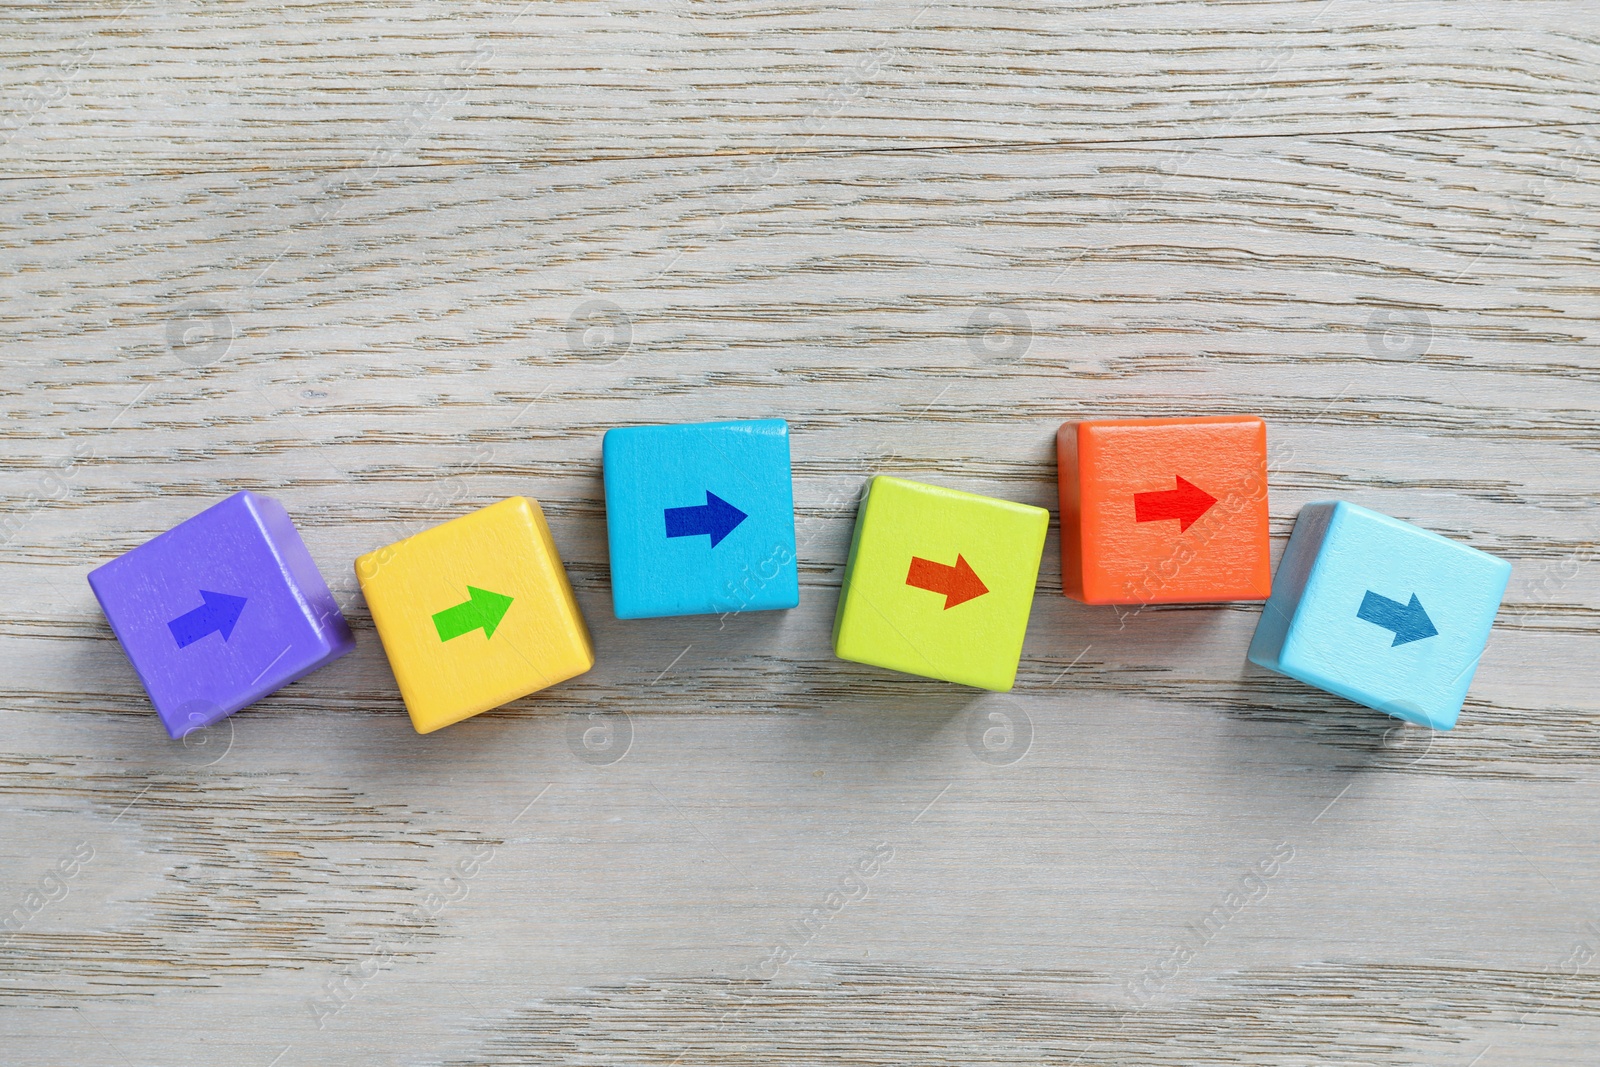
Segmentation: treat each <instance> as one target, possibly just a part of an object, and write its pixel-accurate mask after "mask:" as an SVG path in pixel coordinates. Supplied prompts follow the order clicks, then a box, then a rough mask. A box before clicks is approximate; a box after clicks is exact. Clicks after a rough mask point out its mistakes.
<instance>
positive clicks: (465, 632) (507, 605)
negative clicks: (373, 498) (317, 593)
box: [356, 496, 594, 734]
mask: <svg viewBox="0 0 1600 1067" xmlns="http://www.w3.org/2000/svg"><path fill="white" fill-rule="evenodd" d="M356 579H357V580H358V581H359V582H360V583H361V591H362V593H364V594H365V595H366V598H367V606H368V607H369V608H371V609H372V621H373V623H375V624H376V625H377V628H378V637H379V638H380V639H381V640H382V641H383V650H384V652H385V653H386V654H387V655H388V657H389V666H390V668H391V669H393V671H394V678H395V681H396V682H398V683H399V685H400V695H401V696H402V697H404V698H405V702H406V710H408V711H409V712H410V713H411V724H412V725H413V726H415V727H416V729H417V733H419V734H427V733H432V732H433V731H434V730H437V729H439V728H440V727H442V726H449V725H450V724H451V723H453V722H460V721H461V720H462V719H467V718H471V717H472V716H474V715H477V714H478V713H479V712H484V711H488V710H489V709H490V708H497V707H499V706H500V705H502V704H505V703H508V702H510V701H513V700H516V699H517V698H518V697H524V696H527V695H528V694H529V693H533V692H537V691H538V690H540V689H545V688H547V687H549V686H552V685H555V684H556V683H557V682H564V681H566V680H567V679H568V678H574V677H577V676H578V675H580V674H582V673H583V672H584V671H586V670H588V669H589V668H590V667H592V666H594V648H593V647H592V646H591V645H590V643H589V631H588V628H587V627H585V626H584V624H583V615H582V614H581V613H579V611H578V602H577V601H576V600H574V599H573V596H572V586H571V585H570V584H568V582H567V574H566V571H564V570H562V568H561V557H560V556H558V555H557V554H556V546H555V541H554V540H552V539H551V537H550V527H549V526H548V525H547V524H546V523H545V521H544V512H542V511H540V510H539V505H538V503H537V502H536V501H533V500H529V499H528V498H526V497H520V496H514V497H510V498H508V499H506V500H502V501H500V502H499V503H498V504H491V505H489V506H488V507H486V508H482V509H480V510H478V511H474V512H472V513H471V514H468V515H463V516H461V518H459V519H452V520H451V521H450V522H447V523H445V524H443V525H442V526H435V527H433V528H431V529H427V530H423V531H422V532H421V533H419V534H416V535H414V536H412V537H408V538H406V539H405V540H404V541H397V542H395V543H394V544H392V545H389V546H388V547H387V548H380V549H378V550H377V551H375V552H368V553H367V554H366V555H364V556H362V557H360V558H359V559H357V560H356Z"/></svg>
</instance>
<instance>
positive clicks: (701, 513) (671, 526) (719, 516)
mask: <svg viewBox="0 0 1600 1067" xmlns="http://www.w3.org/2000/svg"><path fill="white" fill-rule="evenodd" d="M665 514H666V517H667V536H668V537H698V536H700V535H701V534H707V535H709V536H710V538H711V547H712V548H716V547H717V542H719V541H721V540H722V539H723V538H724V537H727V536H728V535H729V534H731V533H732V532H733V530H734V527H736V526H738V525H739V524H740V523H741V522H743V521H744V520H745V519H747V518H749V516H748V515H746V514H745V513H744V512H742V511H740V510H739V509H738V508H736V507H734V506H733V505H732V504H730V503H728V502H727V501H726V500H724V499H722V498H721V497H720V496H718V495H717V494H715V493H713V492H712V491H711V490H709V489H707V490H706V502H705V503H704V504H701V505H699V506H697V507H692V508H667V509H666V512H665Z"/></svg>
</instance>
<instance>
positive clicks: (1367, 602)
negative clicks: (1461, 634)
mask: <svg viewBox="0 0 1600 1067" xmlns="http://www.w3.org/2000/svg"><path fill="white" fill-rule="evenodd" d="M1356 618H1358V619H1361V620H1362V621H1364V622H1370V623H1372V624H1373V625H1375V626H1381V627H1383V628H1384V629H1385V630H1392V631H1394V641H1393V642H1391V643H1390V645H1389V647H1390V648H1393V647H1394V646H1395V645H1403V644H1406V643H1408V642H1411V641H1421V640H1422V639H1423V638H1424V637H1435V636H1437V635H1438V633H1439V631H1438V630H1437V629H1435V628H1434V625H1433V620H1432V619H1430V618H1428V613H1427V612H1426V611H1423V610H1422V601H1420V600H1418V599H1417V594H1415V593H1412V594H1411V603H1409V604H1402V603H1400V602H1399V601H1398V600H1390V599H1389V598H1388V597H1386V596H1379V595H1378V594H1377V593H1374V592H1373V591H1372V590H1370V589H1368V590H1367V595H1366V596H1364V597H1362V598H1361V607H1360V608H1358V609H1356Z"/></svg>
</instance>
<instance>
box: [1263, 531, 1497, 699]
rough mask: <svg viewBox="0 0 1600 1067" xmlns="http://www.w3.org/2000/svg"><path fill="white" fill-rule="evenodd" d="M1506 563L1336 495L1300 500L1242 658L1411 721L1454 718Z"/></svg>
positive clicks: (1493, 609)
mask: <svg viewBox="0 0 1600 1067" xmlns="http://www.w3.org/2000/svg"><path fill="white" fill-rule="evenodd" d="M1510 579H1511V564H1509V563H1507V562H1506V561H1505V560H1502V559H1497V558H1495V557H1494V556H1491V555H1489V554H1487V553H1485V552H1480V551H1478V550H1477V549H1475V548H1469V547H1467V546H1466V545H1463V544H1459V543H1458V542H1455V541H1452V540H1450V539H1449V538H1446V537H1440V536H1439V535H1438V534H1435V533H1429V532H1428V531H1427V530H1423V529H1419V528H1418V527H1415V526H1412V525H1411V524H1410V523H1407V522H1401V521H1400V520H1399V519H1392V518H1390V517H1389V516H1387V515H1381V514H1379V513H1378V512H1376V511H1369V510H1368V509H1366V508H1363V507H1358V506H1357V505H1355V504H1349V503H1346V502H1344V501H1342V500H1340V501H1324V502H1320V503H1315V504H1307V505H1306V506H1305V507H1304V508H1302V509H1301V511H1300V515H1299V517H1298V518H1296V519H1295V524H1294V532H1293V533H1292V534H1291V535H1290V537H1289V545H1288V547H1287V548H1286V549H1284V553H1283V561H1282V562H1281V563H1279V564H1278V577H1277V582H1276V583H1275V584H1274V588H1273V592H1272V598H1271V599H1270V600H1268V601H1267V604H1266V607H1265V608H1264V609H1263V611H1262V612H1261V621H1260V622H1259V623H1258V624H1257V625H1256V633H1255V637H1254V639H1253V640H1251V642H1250V652H1249V656H1250V662H1252V663H1255V664H1259V665H1260V666H1262V667H1267V668H1269V669H1271V670H1274V671H1277V672H1279V673H1280V674H1287V675H1288V676H1289V677H1291V678H1296V679H1299V680H1300V681H1302V682H1305V683H1306V684H1307V685H1314V686H1316V687H1317V688H1318V689H1324V690H1327V691H1328V692H1330V693H1334V694H1337V695H1338V696H1342V697H1344V698H1346V699H1347V700H1353V701H1355V702H1356V703H1357V704H1365V705H1366V706H1367V707H1369V708H1374V709H1376V710H1378V711H1382V712H1387V713H1388V714H1390V715H1393V716H1395V717H1397V718H1401V719H1405V720H1407V721H1408V722H1414V723H1419V724H1421V725H1423V726H1431V727H1433V728H1434V729H1435V730H1448V729H1450V728H1452V727H1453V726H1455V724H1456V717H1457V716H1458V715H1459V714H1460V712H1461V703H1462V701H1464V700H1465V699H1466V696H1467V686H1468V685H1470V684H1471V682H1472V675H1473V672H1475V671H1476V670H1477V667H1478V659H1479V657H1481V656H1482V655H1483V650H1484V646H1485V645H1486V644H1487V643H1488V640H1489V627H1490V626H1491V625H1492V624H1493V622H1494V616H1495V612H1497V611H1498V610H1499V609H1500V599H1501V597H1503V596H1504V595H1505V591H1506V583H1507V582H1508V581H1509V580H1510Z"/></svg>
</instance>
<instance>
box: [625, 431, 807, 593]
mask: <svg viewBox="0 0 1600 1067" xmlns="http://www.w3.org/2000/svg"><path fill="white" fill-rule="evenodd" d="M603 452H604V454H605V482H606V534H607V537H608V539H609V541H610V544H611V604H612V608H613V610H615V612H616V615H617V618H619V619H653V618H658V617H661V616H664V615H708V614H725V613H740V612H746V611H771V610H774V609H782V608H792V607H794V606H796V605H797V604H799V603H800V568H799V565H798V564H797V563H796V561H795V543H794V480H793V477H792V475H791V474H790V470H789V424H788V423H787V422H785V421H783V420H782V419H760V420H756V421H752V422H703V423H691V424H685V425H680V426H631V427H627V428H625V429H618V430H608V431H607V432H606V436H605V444H604V446H603Z"/></svg>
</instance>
